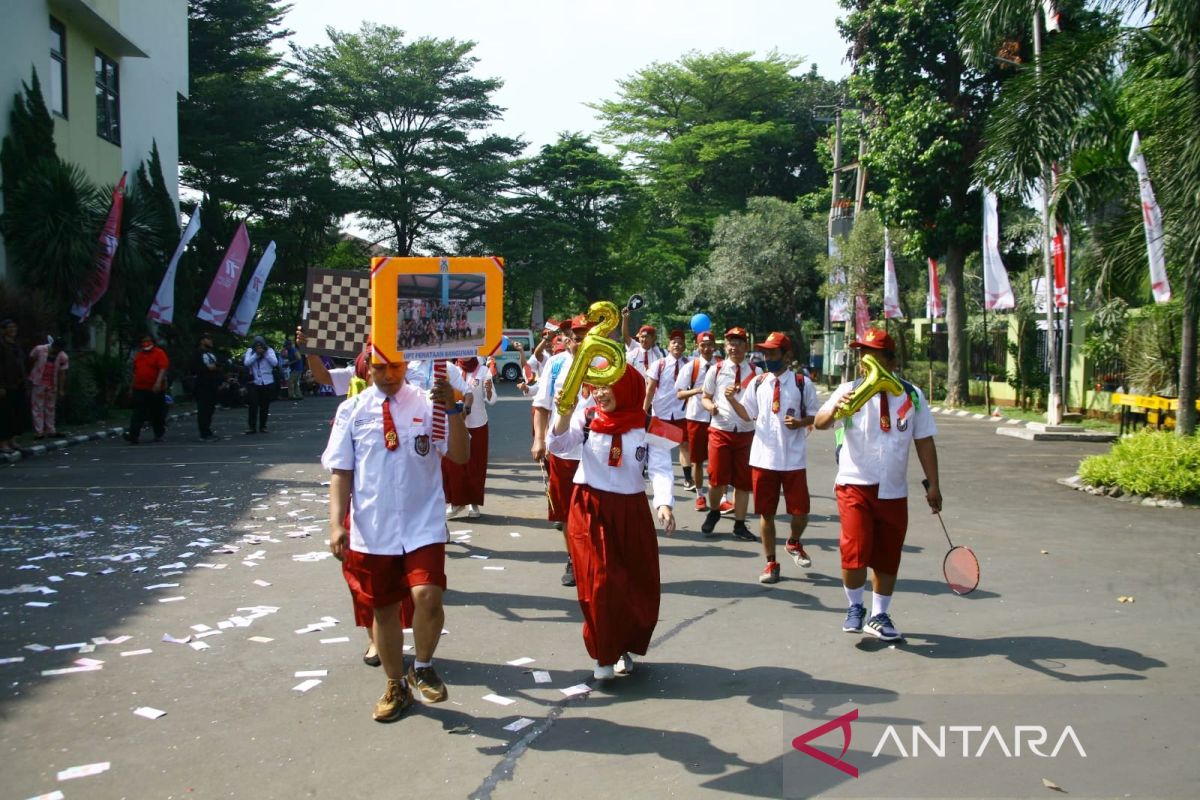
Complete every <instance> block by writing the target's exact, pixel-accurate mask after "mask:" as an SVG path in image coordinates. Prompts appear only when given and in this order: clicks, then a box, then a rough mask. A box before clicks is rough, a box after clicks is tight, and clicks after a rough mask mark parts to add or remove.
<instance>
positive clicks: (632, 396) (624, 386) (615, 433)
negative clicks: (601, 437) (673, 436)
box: [591, 369, 646, 467]
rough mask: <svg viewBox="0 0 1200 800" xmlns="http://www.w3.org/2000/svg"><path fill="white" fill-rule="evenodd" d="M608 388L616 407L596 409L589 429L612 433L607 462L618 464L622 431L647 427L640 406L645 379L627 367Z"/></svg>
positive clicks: (644, 413)
mask: <svg viewBox="0 0 1200 800" xmlns="http://www.w3.org/2000/svg"><path fill="white" fill-rule="evenodd" d="M609 389H610V390H611V391H612V396H613V399H614V400H616V401H617V407H616V408H614V409H613V410H612V411H605V410H604V409H602V408H598V409H597V411H596V416H595V418H594V419H593V420H592V424H591V430H592V431H593V432H595V433H607V434H609V435H610V436H612V447H611V448H609V451H608V465H609V466H610V467H618V466H620V465H621V456H622V448H621V434H623V433H625V432H626V431H632V430H636V429H638V428H644V427H645V426H646V412H645V410H644V409H643V407H642V403H643V402H644V400H645V398H646V381H645V379H644V378H643V377H642V375H641V373H640V372H638V371H637V370H636V369H627V370H625V372H624V374H622V375H621V377H620V378H619V379H618V380H617V382H616V383H614V384H613V385H612V386H610V387H609Z"/></svg>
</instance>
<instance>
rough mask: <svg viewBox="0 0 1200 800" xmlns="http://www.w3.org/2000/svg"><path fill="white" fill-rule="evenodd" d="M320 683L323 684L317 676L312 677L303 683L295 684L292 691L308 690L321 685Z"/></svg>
mask: <svg viewBox="0 0 1200 800" xmlns="http://www.w3.org/2000/svg"><path fill="white" fill-rule="evenodd" d="M320 685H321V682H320V681H319V680H317V679H316V678H311V679H309V680H307V681H304V682H303V683H298V684H296V685H295V686H293V687H292V691H293V692H307V691H308V690H309V689H312V688H313V687H314V686H320Z"/></svg>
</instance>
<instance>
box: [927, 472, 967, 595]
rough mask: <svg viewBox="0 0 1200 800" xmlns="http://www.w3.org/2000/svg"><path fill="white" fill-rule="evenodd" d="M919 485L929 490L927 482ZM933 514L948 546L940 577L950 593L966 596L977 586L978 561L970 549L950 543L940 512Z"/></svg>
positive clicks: (948, 533)
mask: <svg viewBox="0 0 1200 800" xmlns="http://www.w3.org/2000/svg"><path fill="white" fill-rule="evenodd" d="M921 485H922V486H924V487H925V490H926V491H928V490H929V481H927V480H923V481H921ZM934 513H935V514H937V518H938V522H939V523H940V524H941V526H942V533H943V534H945V536H946V544H948V545H950V550H949V551H947V553H946V557H945V558H943V559H942V576H943V577H944V578H945V579H946V585H947V586H949V587H950V591H952V592H954V593H955V594H957V595H968V594H970V593H971V592H973V591H975V588H976V587H977V586H979V559H978V558H976V557H975V553H974V551H973V550H971V548H969V547H966V546H965V545H961V544H959V545H956V544H954V542H952V541H950V532H949V531H947V530H946V523H945V522H944V521H943V520H942V515H941V512H934Z"/></svg>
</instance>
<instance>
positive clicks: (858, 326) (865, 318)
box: [854, 294, 871, 341]
mask: <svg viewBox="0 0 1200 800" xmlns="http://www.w3.org/2000/svg"><path fill="white" fill-rule="evenodd" d="M869 327H871V312H870V310H869V309H868V308H867V296H866V295H865V294H856V295H855V296H854V338H855V339H858V340H859V341H861V340H862V338H863V336H865V335H866V333H867V328H869Z"/></svg>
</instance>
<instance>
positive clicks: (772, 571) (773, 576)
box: [758, 561, 779, 583]
mask: <svg viewBox="0 0 1200 800" xmlns="http://www.w3.org/2000/svg"><path fill="white" fill-rule="evenodd" d="M758 582H759V583H779V562H778V561H768V562H767V567H766V569H764V570H763V571H762V574H761V575H759V576H758Z"/></svg>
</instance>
